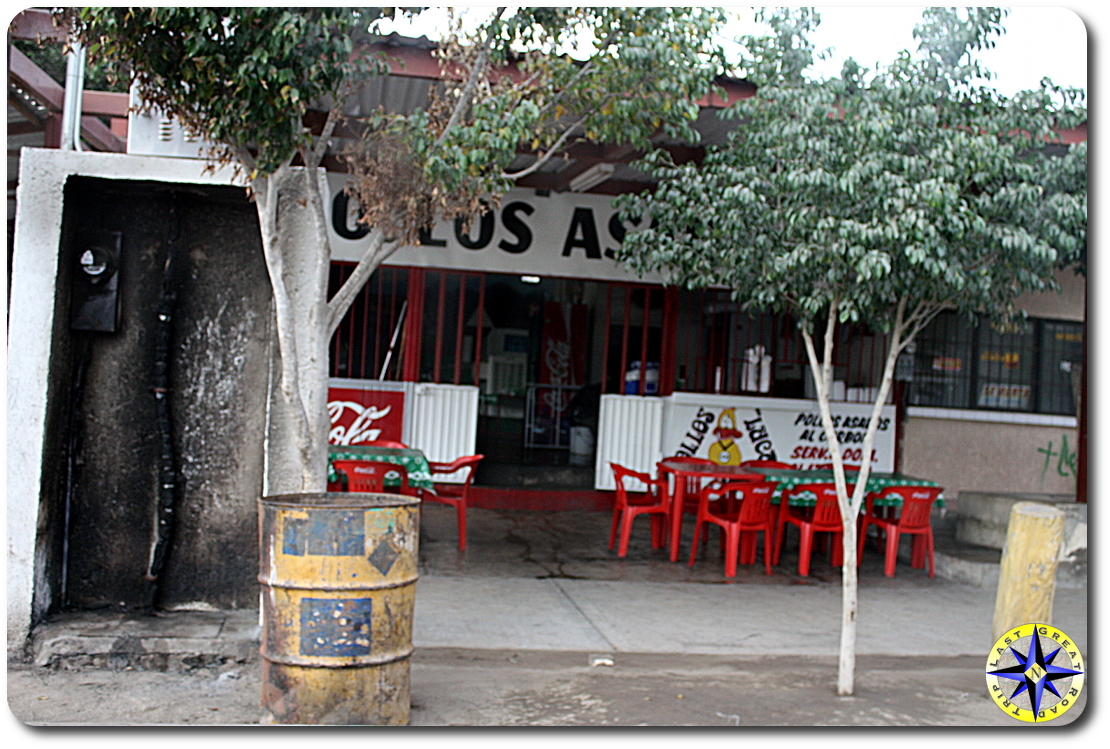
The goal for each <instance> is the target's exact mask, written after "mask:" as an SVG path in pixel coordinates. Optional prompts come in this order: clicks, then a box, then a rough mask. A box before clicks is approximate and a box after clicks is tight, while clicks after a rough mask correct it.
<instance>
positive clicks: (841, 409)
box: [663, 393, 894, 471]
mask: <svg viewBox="0 0 1110 749" xmlns="http://www.w3.org/2000/svg"><path fill="white" fill-rule="evenodd" d="M829 407H830V410H831V411H832V417H833V424H834V426H835V428H836V434H837V438H838V439H839V440H840V445H841V447H842V448H843V449H844V453H843V454H844V462H845V463H850V464H855V465H859V464H861V463H862V462H863V451H862V446H863V437H864V432H865V431H866V430H867V423H868V420H869V419H870V416H871V404H869V403H831V404H829ZM663 418H664V426H663V454H664V455H665V456H668V457H670V456H674V455H688V456H694V457H699V458H708V459H709V460H712V461H713V462H714V463H718V464H720V465H740V463H741V462H742V461H745V460H777V461H781V462H783V463H791V464H794V465H796V466H798V467H799V468H800V469H803V470H804V469H808V468H812V467H813V466H815V465H818V464H822V463H831V462H832V456H831V455H830V454H829V447H828V441H827V439H826V437H825V430H824V428H822V426H821V413H820V411H818V409H817V402H816V401H806V400H790V399H786V398H752V397H744V396H730V395H706V394H700V393H675V394H674V395H672V396H669V397H668V398H667V399H666V403H665V405H664V417H663ZM871 468H872V470H876V471H893V470H894V406H892V405H888V406H884V407H883V410H882V414H881V415H880V417H879V429H878V432H876V434H875V444H874V446H873V448H872V451H871Z"/></svg>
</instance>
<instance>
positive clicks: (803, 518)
mask: <svg viewBox="0 0 1110 749" xmlns="http://www.w3.org/2000/svg"><path fill="white" fill-rule="evenodd" d="M853 489H854V487H853V486H852V485H851V484H849V485H848V493H849V494H851V493H852V491H853ZM803 493H809V494H815V495H817V504H816V506H814V507H813V508H808V507H791V506H790V498H791V497H793V496H795V495H798V494H803ZM779 502H780V504H779V516H778V524H777V528H776V531H775V564H776V565H777V564H778V563H779V556H780V555H781V554H782V545H783V540H784V536H785V533H786V525H787V524H788V523H789V524H790V525H794V526H797V528H798V532H799V533H800V535H801V540H800V542H799V544H798V574H799V575H801V576H802V577H806V576H808V575H809V560H810V556H811V555H812V553H813V534H814V533H832V534H833V539H832V540H833V548H832V564H833V566H834V567H835V566H838V565H841V564H844V548H843V541H842V538H843V536H844V525H843V524H842V523H841V521H840V505H839V504H838V503H837V501H836V484H833V483H831V482H827V483H815V484H797V485H796V486H794V487H793V488H790V489H785V490H783V492H782V498H781V499H780V500H779Z"/></svg>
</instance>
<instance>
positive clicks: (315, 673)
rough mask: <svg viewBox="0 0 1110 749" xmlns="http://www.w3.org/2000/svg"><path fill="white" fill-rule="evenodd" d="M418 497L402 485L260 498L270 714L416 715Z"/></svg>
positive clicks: (318, 720)
mask: <svg viewBox="0 0 1110 749" xmlns="http://www.w3.org/2000/svg"><path fill="white" fill-rule="evenodd" d="M419 506H420V503H419V502H418V501H417V500H415V499H411V498H409V497H402V496H399V495H396V494H369V493H351V494H348V493H331V492H329V493H317V494H286V495H280V496H273V497H263V498H262V499H261V500H259V549H260V552H259V558H260V561H259V575H258V581H259V582H260V583H262V648H261V653H262V706H263V709H264V711H265V714H264V717H263V720H264V722H270V723H306V724H318V725H320V724H323V725H355V724H357V725H405V724H407V723H408V720H409V702H410V698H409V694H410V692H409V656H410V655H411V654H412V614H413V604H414V601H415V597H416V577H417V573H416V569H417V568H416V565H417V539H418V536H419V522H420V521H419Z"/></svg>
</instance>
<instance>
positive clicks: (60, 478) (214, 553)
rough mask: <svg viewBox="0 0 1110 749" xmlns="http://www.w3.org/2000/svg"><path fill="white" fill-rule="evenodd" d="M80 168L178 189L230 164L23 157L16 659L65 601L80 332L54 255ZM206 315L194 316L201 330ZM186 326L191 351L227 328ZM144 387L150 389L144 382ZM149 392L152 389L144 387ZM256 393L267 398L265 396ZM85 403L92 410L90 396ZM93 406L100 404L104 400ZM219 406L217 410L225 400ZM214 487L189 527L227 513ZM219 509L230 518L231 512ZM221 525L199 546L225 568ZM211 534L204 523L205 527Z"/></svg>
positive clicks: (10, 561)
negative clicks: (74, 331)
mask: <svg viewBox="0 0 1110 749" xmlns="http://www.w3.org/2000/svg"><path fill="white" fill-rule="evenodd" d="M75 176H86V177H94V178H103V179H106V180H136V179H142V180H148V181H159V182H169V183H174V184H177V185H185V184H193V185H224V186H227V185H230V184H231V182H232V175H231V173H230V170H218V171H216V172H214V173H205V172H204V164H203V163H200V162H197V161H192V160H185V159H165V158H149V157H135V156H123V155H120V154H99V153H85V152H67V151H58V150H36V149H25V150H24V151H23V152H22V154H21V159H20V178H19V186H18V189H17V195H16V201H17V206H18V208H17V214H16V219H15V230H14V243H13V244H14V252H13V256H12V267H11V279H12V283H11V295H10V297H9V316H8V347H7V356H8V370H7V373H6V376H7V417H8V422H7V423H8V435H7V436H8V439H7V444H6V453H7V495H6V496H7V506H6V509H7V540H8V544H7V557H6V561H7V569H6V574H7V590H6V592H7V642H8V653H9V656H13V655H14V656H18V655H19V654H20V652H21V650H22V648H23V646H24V644H25V643H26V638H27V634H28V633H29V631H30V627H31V624H32V622H33V621H34V620H35V617H36V616H39V615H41V614H42V613H43V612H44V611H46V610H48V609H50V608H51V607H53V606H56V605H58V603H59V601H60V598H59V590H60V580H61V576H62V569H63V567H62V564H61V558H62V554H63V549H64V540H65V537H64V535H63V533H62V529H63V528H64V517H65V496H66V478H67V470H66V457H67V454H68V451H69V450H70V437H71V436H72V435H73V434H75V433H76V432H75V430H73V429H71V426H72V424H73V421H72V419H71V416H72V415H73V414H74V409H73V408H71V406H72V405H73V403H74V402H75V400H74V397H73V395H74V393H73V388H72V384H73V374H74V370H73V363H74V361H75V357H76V353H77V352H78V349H77V347H76V346H75V343H76V340H77V339H75V338H74V337H73V336H71V335H70V334H69V319H68V311H69V279H68V276H67V273H68V271H67V269H65V268H62V267H60V264H59V253H60V250H61V248H62V246H63V244H64V243H65V242H66V241H67V240H66V238H65V237H63V231H62V227H63V208H64V200H63V195H64V191H65V187H66V184H67V182H69V180H70V179H71V178H72V177H75ZM240 195H241V193H240ZM239 200H240V201H241V200H242V198H239ZM125 208H126V206H125ZM239 210H242V209H239ZM97 218H98V220H99V219H103V220H105V221H107V220H109V219H110V218H111V214H110V213H108V212H103V213H102V214H101V215H98V217H97ZM198 219H199V222H200V223H202V224H203V223H205V221H206V220H207V216H205V215H204V214H202V215H201V216H199V217H198ZM142 249H151V248H150V247H145V248H141V249H140V253H139V255H138V257H142V255H141V250H142ZM154 249H157V248H156V247H155V248H154ZM225 250H226V248H225V247H224V246H223V245H222V244H221V243H214V244H213V243H210V244H209V245H208V246H207V250H206V251H207V252H209V253H212V256H213V257H215V256H217V255H219V253H221V252H224V251H225ZM152 259H153V258H152ZM221 262H222V263H223V264H222V265H221V263H215V264H209V266H208V269H207V271H206V272H207V273H208V274H209V275H208V279H209V281H208V282H209V283H211V282H212V279H215V281H216V285H217V286H218V285H219V284H220V283H221V282H222V281H223V278H222V277H221V274H223V273H226V272H227V270H228V268H229V264H230V266H231V267H232V268H234V266H235V264H236V263H238V262H239V260H238V259H235V256H234V255H232V256H229V257H227V258H225V259H224V260H223V261H221ZM196 268H197V269H198V272H200V269H201V265H200V264H199V263H198V264H197V265H196ZM198 278H199V277H198ZM137 280H139V281H140V284H142V283H144V282H149V281H150V279H145V281H144V279H142V278H141V277H140V278H139V279H137ZM128 293H129V292H128ZM219 309H220V308H219V307H216V308H214V309H212V310H211V311H212V312H216V311H217V310H219ZM252 309H253V310H255V311H256V312H260V313H262V314H266V313H267V311H268V308H267V305H266V303H265V302H264V301H259V300H257V299H256V300H255V301H254V303H253V304H252ZM232 311H234V308H233V307H228V308H225V309H224V311H223V312H222V313H221V314H225V313H227V312H232ZM125 314H126V313H125ZM202 319H203V318H197V323H198V326H199V325H200V321H201V320H202ZM267 319H268V317H267ZM228 322H234V321H228ZM222 330H225V331H226V330H228V328H222ZM181 331H182V334H183V335H184V336H185V337H184V338H182V339H179V343H181V344H182V345H184V346H185V347H186V348H188V347H189V346H196V345H198V344H199V342H200V341H201V340H202V339H203V340H207V339H208V336H209V335H214V336H219V335H220V332H221V328H220V327H219V326H216V327H212V328H208V327H204V326H201V327H196V328H193V329H192V332H190V329H189V328H187V327H182V328H181ZM189 336H193V340H194V341H195V342H194V343H188V341H189V340H190V338H189ZM244 361H245V360H244ZM241 364H242V362H238V361H236V359H235V358H234V357H233V358H232V359H231V360H230V366H229V367H228V368H227V369H226V370H225V375H226V376H228V377H230V378H235V377H237V376H239V373H240V369H241ZM176 384H177V383H176V382H175V385H176ZM138 387H139V389H140V390H141V389H143V388H144V386H143V385H141V384H140V385H139V386H138ZM145 387H147V388H148V387H149V380H148V381H147V383H146V386H145ZM145 395H146V396H147V397H149V390H147V392H146V393H145ZM261 400H263V401H264V397H263V398H262V399H261ZM212 402H215V403H216V404H219V403H220V400H219V399H213V401H209V406H206V407H210V406H211V403H212ZM119 407H121V405H119V404H111V403H108V404H106V405H105V406H104V408H103V409H102V410H101V413H102V414H104V415H110V414H111V412H112V409H114V408H119ZM83 408H84V409H85V410H86V412H87V408H88V404H86V406H84V407H83ZM97 408H98V409H100V406H97ZM216 410H217V414H218V413H219V408H218V406H217V409H216ZM179 414H181V417H182V418H183V419H184V421H182V423H183V424H188V423H189V420H190V419H192V418H195V413H194V414H190V412H189V409H188V407H186V406H182V407H180V408H179ZM230 415H231V414H230V413H228V414H227V416H230ZM246 418H247V419H248V420H253V419H255V418H257V417H256V416H254V415H250V414H247V415H246ZM228 421H229V420H228V419H225V420H224V421H223V422H220V430H221V431H230V426H229V424H228ZM208 425H209V427H210V426H212V422H211V421H209V422H208ZM181 436H182V441H181V444H182V445H186V446H187V445H188V444H189V441H190V438H189V437H188V436H187V435H184V434H183V435H181ZM217 436H219V435H217ZM252 439H253V438H252ZM135 445H136V443H135V442H121V441H118V440H117V441H116V442H115V443H113V442H111V441H108V442H107V443H106V444H100V445H97V444H96V443H92V444H89V445H87V447H99V448H101V449H105V450H112V449H114V450H117V451H120V450H128V449H131V448H132V447H134V446H135ZM227 459H228V460H232V461H235V462H237V463H241V465H242V466H245V467H248V468H249V467H250V466H252V464H253V463H254V462H256V461H258V462H260V460H259V459H258V458H257V454H256V455H254V456H251V455H242V456H239V455H236V456H234V457H229V458H227ZM190 470H191V469H188V468H183V473H184V474H185V479H186V483H188V482H189V480H190V478H189V471H190ZM194 475H196V474H194ZM193 483H194V486H196V485H197V484H196V482H195V481H194V482H193ZM217 494H218V493H217V491H215V490H214V489H213V491H212V493H211V494H210V495H207V496H208V497H209V499H205V500H203V501H202V503H201V505H200V509H199V510H198V511H197V515H198V518H197V519H198V525H196V526H194V527H200V521H205V522H208V523H209V524H210V525H211V521H212V520H213V518H214V517H215V516H221V513H223V510H222V509H221V508H219V503H220V502H222V501H226V499H220V498H218V496H217ZM200 496H205V495H203V494H202V495H200ZM131 499H132V497H130V496H116V497H113V498H111V499H110V500H109V501H117V502H120V501H130V500H131ZM143 501H145V500H144V499H142V498H140V499H139V500H138V502H139V503H140V504H141V503H142V502H143ZM240 503H241V500H240ZM235 512H236V513H240V514H239V517H240V518H242V519H241V520H240V521H238V522H237V527H238V528H239V529H240V530H237V531H236V532H237V533H238V534H239V539H244V538H247V537H248V534H250V535H253V521H252V522H251V524H250V526H249V527H250V528H251V529H252V530H251V531H248V530H247V528H248V526H247V525H246V521H245V517H246V515H245V512H244V510H243V508H242V507H239V508H238V509H236V510H235ZM185 514H186V515H188V514H189V511H188V510H186V512H185ZM222 517H223V518H224V519H226V517H227V515H226V514H224V515H222ZM152 526H153V517H148V518H147V519H146V521H145V522H143V523H142V524H141V525H140V526H139V527H138V528H132V529H131V530H132V532H133V533H134V535H135V536H136V537H137V538H140V539H143V540H144V541H146V542H147V544H149V539H150V537H151V528H152ZM218 526H219V523H218V522H217V523H216V525H215V526H213V531H214V535H213V536H212V537H211V539H210V540H209V541H206V542H204V543H206V544H208V545H207V547H206V548H207V551H206V552H205V553H206V554H207V555H208V556H209V559H210V560H211V559H212V558H215V559H216V562H217V563H218V564H222V563H223V557H224V556H225V554H226V553H227V552H226V551H225V548H224V546H223V545H224V544H226V543H227V537H226V536H224V535H222V533H221V531H220V530H219V527H218ZM187 527H188V525H187V523H183V524H182V528H187ZM208 532H209V531H208V530H207V529H206V530H205V532H204V534H207V533H208ZM182 534H183V536H182V537H183V538H186V539H188V536H189V531H187V530H185V531H182ZM204 534H199V533H198V534H196V535H197V536H200V535H204ZM186 543H188V541H186ZM179 548H183V547H179ZM241 553H242V554H243V555H244V556H249V555H250V554H251V552H250V550H249V549H248V550H246V551H243V552H241ZM144 561H145V560H144ZM231 561H232V563H231V564H230V565H229V566H230V567H231V568H235V569H239V570H241V569H242V568H243V565H242V564H241V563H240V562H239V560H237V559H235V558H232V560H231ZM188 564H189V563H188V555H183V554H182V553H180V552H179V554H178V555H177V556H176V557H175V556H173V555H172V554H171V565H180V566H179V567H178V568H177V569H176V570H174V571H172V572H171V571H169V570H168V571H167V575H168V576H169V577H172V576H174V575H176V579H177V580H179V581H180V583H179V587H178V588H177V592H176V593H175V594H174V596H175V597H177V598H178V599H184V598H186V597H189V596H190V595H191V594H192V591H191V590H190V589H189V585H191V581H190V580H189V576H190V572H189V570H188ZM171 569H173V568H172V567H171ZM240 598H241V596H240ZM117 603H118V602H117Z"/></svg>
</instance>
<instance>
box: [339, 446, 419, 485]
mask: <svg viewBox="0 0 1110 749" xmlns="http://www.w3.org/2000/svg"><path fill="white" fill-rule="evenodd" d="M336 460H376V461H379V462H381V463H393V464H395V465H400V466H404V467H405V470H407V471H408V472H409V486H411V487H413V488H416V489H431V488H432V472H431V468H430V467H429V466H428V458H427V457H425V455H424V453H423V452H421V451H420V450H417V449H415V448H411V447H404V448H401V447H379V446H376V445H328V484H334V483H337V482H339V481H341V480H342V479H341V477H340V476H339V474H338V473H336V470H335V468H334V467H333V466H332V462H333V461H336ZM400 484H401V479H400V476H399V475H397V474H393V475H390V474H388V473H387V474H386V475H385V485H386V486H400Z"/></svg>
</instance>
